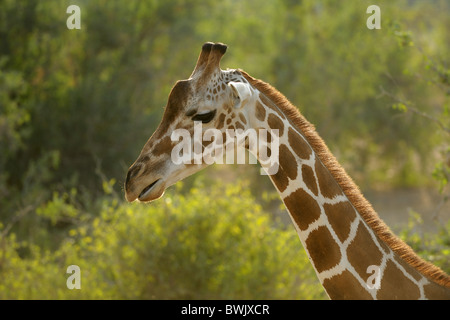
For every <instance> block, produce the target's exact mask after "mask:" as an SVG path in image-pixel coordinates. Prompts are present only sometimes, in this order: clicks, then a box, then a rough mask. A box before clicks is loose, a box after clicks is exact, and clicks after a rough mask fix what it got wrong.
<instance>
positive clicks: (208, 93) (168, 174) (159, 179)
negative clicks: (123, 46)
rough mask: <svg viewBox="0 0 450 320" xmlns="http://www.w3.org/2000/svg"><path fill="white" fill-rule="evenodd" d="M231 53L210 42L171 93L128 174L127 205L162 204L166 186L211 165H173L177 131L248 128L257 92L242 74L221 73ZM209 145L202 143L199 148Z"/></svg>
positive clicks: (126, 183) (224, 71)
mask: <svg viewBox="0 0 450 320" xmlns="http://www.w3.org/2000/svg"><path fill="white" fill-rule="evenodd" d="M226 49H227V46H226V45H224V44H221V43H211V42H207V43H205V44H204V45H203V47H202V50H201V53H200V56H199V58H198V61H197V64H196V66H195V69H194V71H193V72H192V74H191V76H190V77H189V79H187V80H181V81H178V82H177V83H176V84H175V86H174V87H173V88H172V91H171V92H170V94H169V98H168V102H167V105H166V107H165V110H164V115H163V118H162V120H161V123H160V124H159V126H158V128H157V129H156V131H155V132H154V133H153V135H152V136H151V137H150V139H149V140H148V141H147V143H146V144H145V145H144V147H143V149H142V151H141V153H140V155H139V157H138V158H137V160H136V161H135V162H134V163H133V165H132V166H131V167H130V168H129V170H128V174H127V177H126V182H125V196H126V199H127V200H128V201H134V200H136V199H137V200H139V201H141V202H148V201H152V200H155V199H158V198H160V197H161V196H162V195H163V193H164V191H165V189H166V188H167V187H169V186H170V185H173V184H174V183H175V182H177V181H179V180H182V179H183V178H185V177H187V176H189V175H191V174H193V173H195V172H197V171H199V170H201V169H203V168H205V167H206V166H207V165H208V164H207V163H205V162H201V163H191V164H185V163H178V162H176V161H174V160H173V157H172V154H173V152H174V148H175V147H176V145H177V142H176V141H173V136H172V133H173V132H174V131H175V130H177V129H183V130H186V132H189V133H190V134H191V136H192V135H193V133H194V125H195V124H196V123H197V124H198V123H200V122H201V123H202V130H203V131H205V130H207V129H210V128H213V129H217V130H220V131H221V132H225V129H226V128H228V129H230V128H236V129H242V130H245V129H247V128H248V126H249V120H248V117H247V114H248V113H247V111H246V108H247V105H249V103H248V102H249V101H250V100H251V99H252V95H254V92H253V89H252V88H251V86H250V85H249V84H248V82H247V81H246V80H245V78H244V77H243V76H242V74H241V73H240V71H238V70H221V69H220V64H219V63H220V60H221V58H222V56H223V55H224V54H225V51H226ZM224 137H225V136H224ZM193 143H196V142H195V139H193ZM207 144H208V143H207V142H206V143H203V146H200V149H202V148H204V147H205V146H206V145H207ZM193 149H194V150H195V146H194V148H193Z"/></svg>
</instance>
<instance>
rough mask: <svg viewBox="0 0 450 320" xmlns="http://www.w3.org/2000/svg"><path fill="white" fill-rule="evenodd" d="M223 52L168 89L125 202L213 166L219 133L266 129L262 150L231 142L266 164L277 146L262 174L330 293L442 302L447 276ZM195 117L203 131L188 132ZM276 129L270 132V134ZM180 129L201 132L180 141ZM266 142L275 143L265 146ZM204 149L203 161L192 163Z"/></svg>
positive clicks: (309, 130) (282, 104) (222, 48)
mask: <svg viewBox="0 0 450 320" xmlns="http://www.w3.org/2000/svg"><path fill="white" fill-rule="evenodd" d="M226 49H227V46H226V45H224V44H222V43H212V42H208V43H205V44H204V45H203V47H202V50H201V52H200V55H199V57H198V60H197V64H196V66H195V68H194V71H193V72H192V74H191V76H190V77H189V78H188V79H187V80H181V81H178V82H177V83H176V84H175V86H174V87H173V88H172V91H171V92H170V94H169V98H168V102H167V105H166V107H165V110H164V115H163V118H162V120H161V123H160V124H159V126H158V128H157V129H156V131H155V132H154V133H153V135H152V136H151V137H150V139H149V140H148V142H147V143H146V144H145V145H144V147H143V149H142V151H141V153H140V155H139V156H138V158H137V159H136V161H135V162H134V163H133V165H132V166H131V167H130V168H129V170H128V174H127V177H126V182H125V197H126V199H127V200H128V201H130V202H131V201H135V200H138V201H141V202H150V201H153V200H156V199H158V198H160V197H161V196H162V195H163V193H164V191H165V189H166V188H167V187H169V186H170V185H172V184H174V183H176V182H177V181H180V180H182V179H184V178H185V177H187V176H189V175H191V174H193V173H195V172H198V171H199V170H202V169H204V168H205V167H207V166H208V165H209V164H211V163H214V161H211V160H215V159H217V158H216V155H218V154H220V152H218V153H217V154H216V153H215V152H213V151H212V150H216V147H218V146H219V145H220V144H222V145H221V147H222V148H223V147H224V146H226V144H227V143H230V142H231V136H230V135H229V134H228V135H227V130H228V132H240V133H243V132H252V130H253V131H254V132H257V131H258V130H265V132H268V133H269V134H268V135H267V137H266V140H265V141H266V142H267V143H266V147H267V148H266V149H265V151H266V152H261V151H264V150H263V149H264V148H263V149H261V150H259V149H257V148H256V150H255V148H254V143H253V144H252V145H251V143H250V141H249V140H250V139H249V138H248V137H247V138H246V137H244V139H241V141H240V142H239V143H240V144H241V145H242V146H244V147H245V148H247V149H249V150H250V151H253V153H254V155H255V156H256V158H257V159H258V160H259V162H260V163H261V165H262V166H263V168H264V165H266V168H265V169H266V170H268V169H270V168H271V162H270V161H269V160H270V159H269V158H270V156H271V153H272V152H274V151H277V152H278V155H277V162H276V165H277V170H274V171H273V172H269V177H270V179H271V180H272V182H273V184H274V186H275V188H276V189H277V190H278V192H279V194H280V197H281V198H282V200H283V202H284V204H285V206H286V208H287V211H288V213H289V215H290V217H291V219H292V222H293V224H294V227H295V229H296V231H297V233H298V235H299V238H300V240H301V242H302V244H303V247H304V248H305V250H306V253H307V255H308V257H309V259H310V261H311V263H312V265H313V267H314V269H315V271H316V274H317V276H318V278H319V280H320V282H321V284H322V286H323V287H324V289H325V291H326V293H327V294H328V296H329V297H330V298H331V299H450V277H449V276H448V275H447V274H446V273H445V272H443V271H442V270H441V269H439V268H438V267H436V266H434V265H432V264H430V263H428V262H425V261H424V260H423V259H421V258H419V257H418V256H417V255H416V254H415V253H414V252H413V250H412V249H411V248H410V247H409V246H408V245H407V244H405V243H404V242H403V241H401V240H400V239H399V238H397V237H396V236H395V235H394V234H393V233H392V232H391V231H390V230H389V228H388V227H387V226H386V225H385V224H384V222H383V221H382V220H381V219H380V218H379V217H378V215H377V214H376V212H375V211H374V210H373V208H372V206H371V205H370V203H368V201H367V200H366V199H365V198H364V196H363V195H362V194H361V192H360V191H359V189H358V187H357V186H356V185H355V184H354V183H353V181H352V179H351V178H350V177H349V176H348V175H347V174H346V172H345V170H344V169H343V168H342V167H341V166H340V165H339V164H338V162H337V161H336V159H335V157H334V156H333V155H332V154H331V152H330V151H329V149H328V148H327V146H326V145H325V143H324V142H323V140H322V139H321V138H320V137H319V135H318V134H317V132H316V131H315V129H314V126H313V125H311V124H310V123H309V122H308V121H307V120H306V119H305V118H304V117H303V116H302V115H301V114H300V112H299V111H298V109H297V108H296V107H294V106H293V105H292V104H291V103H290V102H289V101H288V100H287V99H286V98H285V97H284V96H283V95H282V94H281V93H280V92H278V91H277V90H276V89H275V88H273V87H272V86H270V85H269V84H267V83H265V82H263V81H261V80H257V79H255V78H253V77H251V76H250V75H249V74H247V73H246V72H245V71H243V70H240V69H231V70H221V68H220V60H221V58H222V56H223V55H224V54H225V52H226ZM199 121H200V122H201V129H200V130H201V131H197V132H194V130H195V124H196V123H197V122H199ZM197 130H198V129H197ZM238 130H241V131H238ZM246 130H247V131H246ZM271 130H272V131H271ZM275 130H276V132H277V135H276V136H275V135H273V134H270V132H275ZM174 132H178V133H175V134H174V136H173V135H172V133H174ZM181 132H183V134H185V135H186V137H194V134H197V136H198V137H200V139H190V140H189V139H187V138H186V141H188V140H189V141H188V143H187V145H182V144H179V143H178V142H179V140H180V139H179V138H180V137H181V135H182V134H180V133H181ZM177 134H178V136H177ZM205 134H206V137H208V138H207V139H202V137H205V136H204V135H205ZM213 136H214V138H212V137H213ZM219 136H221V139H220V138H219ZM177 139H178V140H177ZM216 139H217V140H216ZM274 139H277V144H276V146H277V150H271V147H272V146H271V145H269V142H271V141H273V140H274ZM214 141H216V142H217V143H214ZM189 144H190V145H189ZM211 145H212V146H211ZM252 146H253V148H251V147H252ZM184 147H186V149H185V150H182V149H183V148H184ZM208 148H210V149H208ZM188 149H189V150H193V152H194V153H193V155H192V154H191V155H189V157H190V158H189V159H195V157H196V155H197V157H200V156H201V157H202V158H197V161H180V158H178V159H177V161H173V158H172V156H173V155H175V157H176V156H179V157H181V160H183V158H182V157H183V153H182V151H186V152H188ZM219 149H220V148H219ZM174 150H175V151H174ZM208 150H209V152H210V153H208V152H206V153H205V151H208ZM205 154H207V159H208V161H200V160H205V158H203V156H204V155H205ZM208 156H209V158H208ZM186 159H187V157H186V158H185V160H186ZM272 160H273V159H272ZM193 236H194V235H193Z"/></svg>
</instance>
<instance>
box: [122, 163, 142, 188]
mask: <svg viewBox="0 0 450 320" xmlns="http://www.w3.org/2000/svg"><path fill="white" fill-rule="evenodd" d="M140 170H141V165H136V166H133V167H131V168H130V169H129V170H128V173H127V179H126V182H125V184H126V185H128V183H129V182H130V180H131V179H133V178H134V177H135V176H136V175H137V174H138V173H139V171H140Z"/></svg>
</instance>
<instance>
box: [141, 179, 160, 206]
mask: <svg viewBox="0 0 450 320" xmlns="http://www.w3.org/2000/svg"><path fill="white" fill-rule="evenodd" d="M160 180H161V179H157V180H155V181H154V182H152V183H151V184H149V185H148V186H147V187H145V188H144V190H142V191H141V193H140V194H139V196H138V200H139V201H143V202H144V201H148V200H146V199H147V198H148V196H149V195H150V194H151V192H152V189H153V187H154V186H155V185H156V184H157V183H158V182H159V181H160Z"/></svg>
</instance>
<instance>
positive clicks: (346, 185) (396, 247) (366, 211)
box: [239, 70, 450, 287]
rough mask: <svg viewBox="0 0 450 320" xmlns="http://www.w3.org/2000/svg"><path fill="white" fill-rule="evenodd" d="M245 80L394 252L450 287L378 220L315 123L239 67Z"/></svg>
mask: <svg viewBox="0 0 450 320" xmlns="http://www.w3.org/2000/svg"><path fill="white" fill-rule="evenodd" d="M239 72H241V74H242V75H243V76H244V77H245V79H247V81H248V82H249V83H250V84H251V85H252V86H253V87H255V88H256V89H258V90H259V91H260V92H261V93H263V94H264V95H266V96H267V97H268V98H269V99H270V100H271V101H272V102H273V103H274V104H275V105H276V106H277V107H278V108H279V109H280V110H281V111H282V112H283V113H284V114H285V115H286V116H287V117H288V119H289V120H290V121H291V123H292V124H293V125H294V126H295V127H297V128H298V129H300V131H301V132H302V133H303V135H304V136H305V138H306V139H307V140H308V142H309V144H310V145H311V147H312V148H313V150H314V152H315V153H316V154H317V156H318V157H319V159H320V160H321V161H322V163H323V164H324V165H325V166H326V167H327V168H328V170H329V171H330V173H331V174H332V175H333V177H334V179H335V180H336V181H337V182H338V184H339V185H340V186H341V188H342V190H343V192H344V193H345V195H346V196H347V198H348V199H349V200H350V202H351V203H352V204H353V206H354V207H355V208H356V210H357V211H358V212H359V213H360V214H361V216H362V218H363V219H364V220H365V221H366V222H367V224H368V225H369V226H370V227H371V228H372V229H373V230H374V231H375V233H376V234H377V235H378V237H379V238H380V239H381V240H382V241H384V242H385V243H386V244H387V245H388V246H389V247H390V248H391V249H392V250H393V251H394V252H395V253H397V254H398V256H399V257H400V258H402V259H403V260H404V261H405V262H407V263H408V264H409V265H411V266H412V267H414V268H415V269H417V270H418V271H419V272H420V273H422V274H423V275H425V276H426V277H428V278H429V279H430V280H432V281H434V282H436V283H437V284H439V285H442V286H445V287H450V277H449V276H448V275H447V274H446V273H445V272H444V271H442V270H441V269H440V268H438V267H437V266H435V265H433V264H431V263H429V262H426V261H424V260H423V259H421V258H420V257H419V256H417V254H416V253H415V252H414V251H413V250H412V249H411V247H409V246H408V245H407V244H406V243H405V242H403V241H402V240H401V239H399V238H398V237H397V236H395V235H394V234H393V233H392V232H391V230H390V229H389V227H388V226H386V224H385V223H384V222H383V220H381V218H380V217H379V216H378V214H377V213H376V212H375V210H374V209H373V208H372V206H371V204H370V203H369V202H368V201H367V200H366V199H365V198H364V196H363V195H362V193H361V192H360V190H359V188H358V187H357V186H356V184H355V183H354V182H353V180H352V179H351V178H350V177H349V176H348V175H347V173H346V172H345V170H344V169H343V168H342V167H341V165H340V164H339V163H338V162H337V160H336V158H335V157H334V156H333V155H332V153H331V152H330V151H329V149H328V147H327V146H326V144H325V143H324V141H323V140H322V138H321V137H320V136H319V135H318V133H317V132H316V130H315V128H314V126H313V125H312V124H311V123H309V122H308V121H307V120H306V119H305V118H304V117H303V116H302V115H301V114H300V112H299V111H298V109H297V108H296V107H295V106H294V105H292V104H291V103H290V102H289V100H288V99H287V98H286V97H285V96H284V95H282V94H281V93H280V92H279V91H278V90H276V89H275V88H273V87H272V86H271V85H269V84H267V83H265V82H263V81H261V80H258V79H255V78H253V77H252V76H250V75H249V74H247V73H246V72H245V71H243V70H239Z"/></svg>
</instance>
